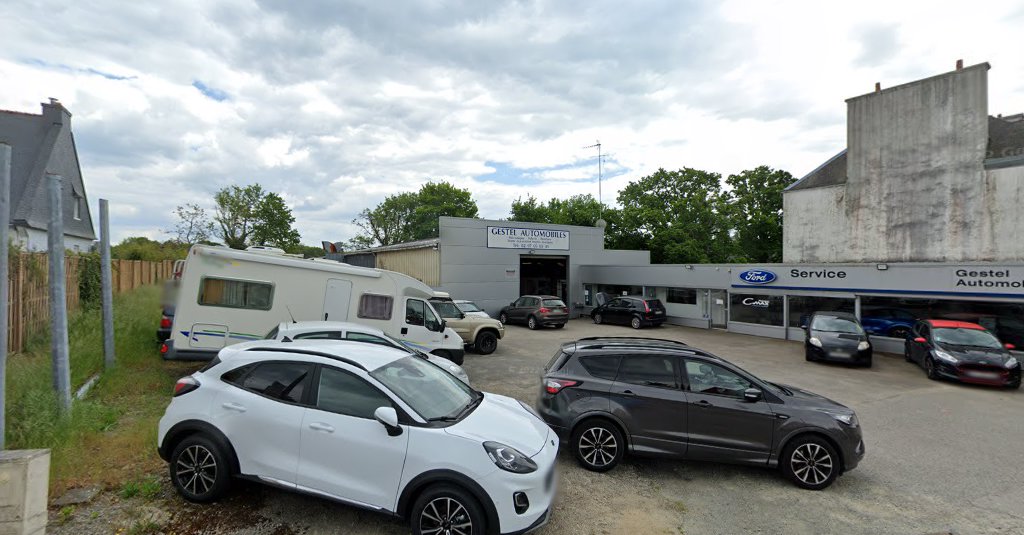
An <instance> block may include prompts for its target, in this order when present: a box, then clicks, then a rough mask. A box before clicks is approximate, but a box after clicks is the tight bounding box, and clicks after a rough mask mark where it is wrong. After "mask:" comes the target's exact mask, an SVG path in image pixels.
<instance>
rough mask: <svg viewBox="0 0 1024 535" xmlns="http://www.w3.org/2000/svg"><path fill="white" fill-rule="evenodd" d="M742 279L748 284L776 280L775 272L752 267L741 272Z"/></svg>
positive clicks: (766, 282)
mask: <svg viewBox="0 0 1024 535" xmlns="http://www.w3.org/2000/svg"><path fill="white" fill-rule="evenodd" d="M740 280H741V281H743V282H745V283H747V284H768V283H769V282H775V274H774V273H772V272H771V271H764V270H760V269H751V270H749V271H744V272H743V273H740Z"/></svg>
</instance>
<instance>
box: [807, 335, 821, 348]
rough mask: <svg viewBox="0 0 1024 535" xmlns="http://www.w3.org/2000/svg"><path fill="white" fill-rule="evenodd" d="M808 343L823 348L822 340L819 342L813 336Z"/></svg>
mask: <svg viewBox="0 0 1024 535" xmlns="http://www.w3.org/2000/svg"><path fill="white" fill-rule="evenodd" d="M808 342H810V343H811V345H812V346H814V347H821V340H818V337H817V336H812V337H811V339H810V340H808Z"/></svg>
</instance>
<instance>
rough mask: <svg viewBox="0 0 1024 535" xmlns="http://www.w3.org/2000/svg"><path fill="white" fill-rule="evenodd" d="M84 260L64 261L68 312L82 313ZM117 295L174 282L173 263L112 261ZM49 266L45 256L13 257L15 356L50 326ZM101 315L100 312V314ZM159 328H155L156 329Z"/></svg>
mask: <svg viewBox="0 0 1024 535" xmlns="http://www.w3.org/2000/svg"><path fill="white" fill-rule="evenodd" d="M86 261H88V260H87V259H85V258H84V257H81V256H75V255H68V256H66V257H65V258H64V273H65V280H66V281H67V307H68V312H69V313H70V312H74V311H75V310H78V307H79V305H80V303H81V299H80V296H79V276H80V275H81V273H82V271H83V270H82V267H83V264H84V263H85V262H86ZM111 267H112V268H113V270H112V272H111V273H112V275H113V277H112V279H113V286H114V294H119V293H122V292H127V291H129V290H133V289H135V288H138V287H139V286H144V285H146V284H156V283H158V282H161V281H163V280H165V279H168V278H170V276H171V271H172V269H173V267H174V261H173V260H164V261H162V262H147V261H143V260H118V259H114V260H112V261H111ZM49 279H50V276H49V265H48V262H47V255H46V254H45V253H21V254H16V255H14V254H12V255H11V258H10V280H9V284H10V286H9V288H10V290H9V291H10V293H9V294H8V295H9V296H10V300H9V301H8V303H7V308H8V318H10V324H9V325H8V326H7V341H8V342H7V347H8V351H9V352H11V353H17V352H20V351H23V350H24V349H25V344H26V343H27V341H28V339H29V338H30V337H32V336H33V335H35V334H37V333H40V332H44V331H46V330H47V329H48V328H49V324H50V290H49ZM97 313H98V312H97ZM154 328H155V327H154Z"/></svg>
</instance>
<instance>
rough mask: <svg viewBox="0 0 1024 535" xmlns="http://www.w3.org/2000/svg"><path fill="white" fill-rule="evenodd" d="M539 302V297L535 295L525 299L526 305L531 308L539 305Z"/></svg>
mask: <svg viewBox="0 0 1024 535" xmlns="http://www.w3.org/2000/svg"><path fill="white" fill-rule="evenodd" d="M539 304H540V299H537V298H536V297H531V298H530V299H529V300H528V301H527V303H526V306H528V307H530V308H533V307H535V306H537V305H539Z"/></svg>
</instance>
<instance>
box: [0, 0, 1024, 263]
mask: <svg viewBox="0 0 1024 535" xmlns="http://www.w3.org/2000/svg"><path fill="white" fill-rule="evenodd" d="M144 4H151V5H152V6H153V7H147V6H146V5H144ZM156 6H159V7H156ZM1021 28H1024V5H1022V4H1021V3H1020V2H1019V1H994V2H985V3H979V2H963V3H953V2H946V3H936V2H892V1H885V2H876V1H862V2H857V3H855V4H851V3H836V2H766V1H749V2H747V1H744V2H740V1H726V2H710V1H709V2H686V1H680V0H663V1H659V2H653V1H651V2H647V1H635V2H621V1H604V0H591V1H587V2H559V1H536V2H530V1H526V2H489V1H481V0H466V1H463V2H455V1H452V2H447V1H438V0H423V1H414V2H411V1H407V2H390V1H386V0H370V1H350V2H344V1H340V0H287V1H286V0H226V1H215V0H204V1H198V0H197V1H188V0H163V1H161V2H152V3H149V2H124V1H120V0H117V1H115V0H94V1H81V2H67V1H59V2H57V1H50V0H33V1H21V0H15V1H11V0H7V1H5V2H4V3H3V5H2V6H0V109H8V110H18V111H27V112H33V113H39V103H40V102H43V101H46V99H47V98H48V97H56V98H59V99H60V100H61V102H62V103H63V104H64V105H65V106H66V107H67V108H68V109H69V110H70V111H71V113H72V114H73V115H74V117H73V120H72V124H73V129H74V132H75V138H76V142H77V145H78V151H79V156H80V158H81V161H82V167H83V173H84V175H85V180H86V185H87V188H88V192H89V196H90V201H91V203H92V205H93V211H94V217H95V214H96V208H95V205H96V202H97V199H99V198H101V197H103V198H107V199H110V201H111V210H112V218H111V219H112V225H113V227H114V229H113V236H114V238H115V239H120V238H124V237H126V236H133V235H145V236H150V237H153V238H161V239H163V238H165V237H166V234H162V230H164V229H168V228H171V227H172V226H173V224H174V218H173V214H172V211H173V209H174V207H175V206H176V205H178V204H182V203H185V202H198V203H200V204H201V205H204V206H206V207H207V208H212V205H213V203H212V196H213V193H214V192H215V191H216V190H217V189H219V188H221V187H224V186H226V185H229V184H245V183H251V182H260V183H261V184H263V185H264V186H265V187H267V188H268V189H270V190H273V191H277V192H279V193H281V194H282V195H283V197H284V198H285V200H286V202H287V203H288V204H289V205H290V206H291V207H292V209H293V211H294V214H295V217H296V219H297V221H296V223H297V226H298V229H299V230H300V232H301V233H302V237H303V241H304V242H305V243H309V244H317V243H319V241H320V240H325V239H326V240H344V239H348V238H350V237H351V236H352V235H353V234H354V233H355V231H356V229H355V228H354V227H353V225H351V223H350V221H351V220H352V218H353V217H354V216H355V214H356V213H358V212H359V211H360V210H362V209H363V208H364V207H367V206H370V207H372V206H374V205H376V203H378V202H380V201H381V200H382V199H383V198H384V197H385V196H386V195H388V194H391V193H396V192H400V191H409V190H415V189H418V187H419V185H420V184H422V183H424V182H426V181H427V180H428V179H431V178H433V179H445V180H448V181H450V182H452V183H454V184H456V185H458V186H460V187H464V188H469V189H470V190H471V191H472V193H473V197H474V199H475V200H476V202H477V204H478V205H479V206H480V210H481V215H482V216H484V217H489V218H500V217H506V216H507V215H508V210H509V206H510V204H511V202H512V200H514V199H516V198H517V197H520V196H522V197H525V196H526V195H527V194H532V195H534V196H536V197H538V198H541V199H547V198H550V197H552V196H557V197H567V196H569V195H572V194H576V193H592V194H594V195H595V196H596V195H597V193H598V184H597V158H596V149H593V148H591V149H584V148H583V147H584V146H586V145H592V144H594V143H596V142H597V141H598V140H600V142H601V143H602V145H603V150H604V152H605V153H606V154H607V159H606V168H605V181H604V183H603V184H604V186H603V196H604V200H605V202H608V203H614V201H615V194H616V192H617V190H619V189H621V188H622V187H623V186H624V185H625V184H627V183H628V182H630V181H631V180H635V179H636V178H639V177H642V176H644V175H646V174H649V173H650V172H652V171H653V170H655V169H657V168H658V167H665V168H669V169H675V168H679V167H683V166H689V167H697V168H702V169H707V170H712V171H717V172H720V173H722V174H723V175H727V174H729V173H734V172H738V171H740V170H743V169H747V168H751V167H754V166H757V165H762V164H766V165H770V166H772V167H776V168H781V169H785V170H787V171H789V172H791V173H793V175H795V176H797V177H799V176H802V175H803V174H805V173H807V172H808V171H810V170H811V169H813V168H814V167H816V166H817V165H818V164H820V163H821V162H823V161H824V160H826V159H827V158H829V157H831V156H832V155H834V154H835V153H836V152H838V151H839V150H841V149H842V148H843V147H844V145H845V104H844V102H843V101H844V99H846V98H849V97H851V96H856V95H859V94H863V93H867V92H869V91H871V90H872V89H873V87H874V83H875V82H881V83H882V85H883V87H888V86H892V85H896V84H900V83H904V82H908V81H912V80H915V79H918V78H922V77H925V76H930V75H933V74H938V73H941V72H945V71H949V70H952V68H953V66H954V62H955V60H956V59H958V58H963V59H964V61H965V63H966V64H968V65H971V64H975V63H980V62H983V61H988V62H990V63H991V64H992V70H991V71H990V76H989V92H990V94H989V110H990V112H991V113H993V114H995V113H1004V114H1011V113H1020V112H1022V111H1024V54H1022V53H1021V35H1022V33H1021Z"/></svg>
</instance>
